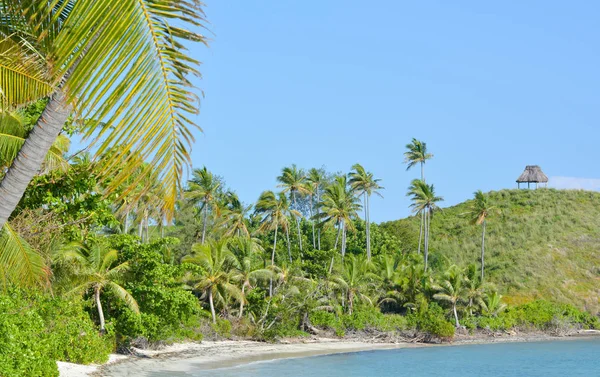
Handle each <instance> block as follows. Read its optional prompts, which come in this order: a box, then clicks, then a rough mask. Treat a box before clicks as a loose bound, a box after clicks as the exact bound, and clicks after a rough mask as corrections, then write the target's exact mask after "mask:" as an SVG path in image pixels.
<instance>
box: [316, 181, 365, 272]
mask: <svg viewBox="0 0 600 377" xmlns="http://www.w3.org/2000/svg"><path fill="white" fill-rule="evenodd" d="M319 208H320V212H319V215H318V217H317V218H318V220H320V221H319V226H321V227H322V226H331V227H336V226H337V227H338V234H337V236H336V240H335V246H334V248H335V249H337V244H338V239H339V238H340V233H341V236H342V240H341V254H342V260H343V259H344V256H345V254H346V232H347V231H348V230H351V231H352V230H354V229H355V227H354V222H353V221H352V220H353V219H355V218H356V217H358V213H357V212H358V211H360V209H361V206H360V200H359V199H358V198H357V197H356V196H355V195H354V192H353V191H352V189H350V188H349V187H348V183H347V178H346V176H345V175H343V176H340V177H336V179H335V181H334V182H333V183H332V184H331V185H329V186H328V187H326V188H325V192H324V193H323V198H322V201H321V202H320V203H319Z"/></svg>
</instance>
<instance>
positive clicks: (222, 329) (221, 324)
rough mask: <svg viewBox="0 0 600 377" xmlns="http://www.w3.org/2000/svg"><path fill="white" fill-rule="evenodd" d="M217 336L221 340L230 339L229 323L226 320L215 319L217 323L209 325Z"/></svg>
mask: <svg viewBox="0 0 600 377" xmlns="http://www.w3.org/2000/svg"><path fill="white" fill-rule="evenodd" d="M211 327H212V329H213V330H214V332H215V333H217V335H219V336H221V337H223V338H231V322H229V321H228V320H226V319H220V318H217V323H213V324H212V325H211Z"/></svg>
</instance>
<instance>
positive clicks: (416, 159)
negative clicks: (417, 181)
mask: <svg viewBox="0 0 600 377" xmlns="http://www.w3.org/2000/svg"><path fill="white" fill-rule="evenodd" d="M406 149H407V151H406V152H404V162H405V163H406V164H407V166H406V170H410V169H411V168H412V167H413V166H415V165H417V164H420V165H421V179H423V180H424V179H425V176H424V173H423V165H425V162H427V160H429V159H431V158H432V157H433V155H432V154H431V153H428V152H427V144H426V143H425V142H423V141H419V140H417V139H415V138H413V139H412V141H411V143H410V144H406Z"/></svg>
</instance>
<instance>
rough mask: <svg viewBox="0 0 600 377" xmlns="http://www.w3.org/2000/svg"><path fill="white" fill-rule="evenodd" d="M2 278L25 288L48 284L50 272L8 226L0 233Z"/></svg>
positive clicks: (33, 251) (31, 249) (0, 269)
mask: <svg viewBox="0 0 600 377" xmlns="http://www.w3.org/2000/svg"><path fill="white" fill-rule="evenodd" d="M0 271H1V272H0V275H1V276H0V277H1V278H2V280H3V281H4V282H7V281H11V282H13V283H15V284H18V285H23V286H36V285H41V284H43V283H44V282H46V281H47V280H48V278H49V274H50V270H49V268H48V267H47V266H46V264H45V262H44V258H43V257H42V256H41V255H40V254H39V253H37V252H36V251H35V250H34V249H33V248H32V247H31V246H30V245H29V244H28V243H27V242H26V241H25V240H24V239H23V238H21V237H20V236H19V235H18V234H17V233H16V232H15V231H14V230H13V229H12V228H11V227H10V225H8V224H5V225H4V228H3V229H2V230H1V231H0Z"/></svg>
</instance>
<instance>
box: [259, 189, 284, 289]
mask: <svg viewBox="0 0 600 377" xmlns="http://www.w3.org/2000/svg"><path fill="white" fill-rule="evenodd" d="M254 208H255V212H256V214H258V215H259V216H262V218H261V220H260V226H259V227H258V230H259V231H260V232H263V233H264V232H267V231H272V230H274V231H275V236H274V237H273V251H272V252H271V266H273V265H275V250H277V231H278V230H279V228H280V227H281V228H283V229H289V223H288V219H287V216H286V212H287V211H288V208H289V204H288V201H287V198H286V196H285V194H284V193H283V192H281V193H279V195H278V196H276V195H275V193H274V192H273V191H264V192H263V193H262V194H261V195H260V197H259V198H258V201H257V202H256V205H255V207H254ZM288 253H289V250H288ZM290 258H291V256H290ZM269 295H270V296H272V295H273V280H272V279H271V282H270V284H269Z"/></svg>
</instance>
